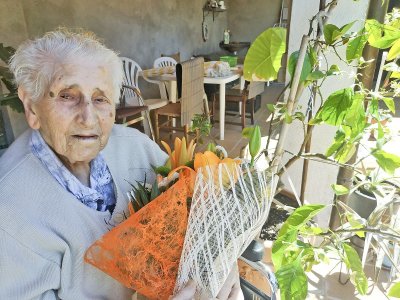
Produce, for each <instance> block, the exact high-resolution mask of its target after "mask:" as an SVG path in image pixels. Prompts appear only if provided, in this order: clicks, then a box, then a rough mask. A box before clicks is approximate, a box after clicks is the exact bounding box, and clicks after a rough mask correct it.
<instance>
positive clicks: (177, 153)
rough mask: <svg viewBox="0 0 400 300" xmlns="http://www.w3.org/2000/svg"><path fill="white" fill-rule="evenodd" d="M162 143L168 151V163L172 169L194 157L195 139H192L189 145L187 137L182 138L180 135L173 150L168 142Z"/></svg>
mask: <svg viewBox="0 0 400 300" xmlns="http://www.w3.org/2000/svg"><path fill="white" fill-rule="evenodd" d="M161 144H162V145H163V146H164V148H165V150H166V151H167V153H168V156H169V159H168V162H167V164H168V167H170V168H171V170H173V169H176V168H178V167H180V166H184V165H186V164H187V163H188V162H190V161H191V160H192V159H193V153H194V149H195V147H196V144H195V143H194V140H191V141H190V143H189V145H187V143H186V139H185V137H183V138H182V140H180V139H179V138H178V137H177V138H175V142H174V150H173V151H171V148H170V146H169V145H168V144H167V143H166V142H164V141H161Z"/></svg>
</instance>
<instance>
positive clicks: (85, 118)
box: [79, 100, 97, 126]
mask: <svg viewBox="0 0 400 300" xmlns="http://www.w3.org/2000/svg"><path fill="white" fill-rule="evenodd" d="M96 119H97V111H96V108H95V107H94V105H93V103H92V101H90V100H85V101H83V103H82V105H81V107H80V113H79V121H80V122H81V123H82V124H84V125H86V126H90V125H93V124H94V123H95V122H96Z"/></svg>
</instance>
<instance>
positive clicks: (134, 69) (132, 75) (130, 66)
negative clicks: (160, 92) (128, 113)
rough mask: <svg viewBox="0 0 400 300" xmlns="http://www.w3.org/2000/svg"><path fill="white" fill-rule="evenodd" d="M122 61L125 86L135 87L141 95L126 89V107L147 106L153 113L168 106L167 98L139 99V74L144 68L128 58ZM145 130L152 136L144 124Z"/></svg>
mask: <svg viewBox="0 0 400 300" xmlns="http://www.w3.org/2000/svg"><path fill="white" fill-rule="evenodd" d="M120 59H121V61H122V67H123V69H124V74H125V78H124V85H125V86H128V87H133V88H134V89H136V90H137V91H138V92H139V93H135V92H133V89H126V90H125V95H124V96H125V105H126V106H140V105H145V106H147V108H148V111H152V110H154V109H157V108H160V107H163V106H165V105H167V104H168V99H167V98H165V99H163V98H155V99H141V97H138V94H140V88H139V73H140V72H141V71H142V68H141V67H140V66H139V64H138V63H137V62H135V61H134V60H132V59H130V58H127V57H121V58H120ZM145 80H146V81H148V82H151V83H155V84H158V83H159V82H158V81H154V80H149V79H147V78H145ZM144 129H145V132H146V134H148V135H152V133H151V131H152V130H151V128H148V126H147V124H146V123H144Z"/></svg>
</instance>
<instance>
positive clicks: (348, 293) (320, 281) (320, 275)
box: [162, 84, 400, 300]
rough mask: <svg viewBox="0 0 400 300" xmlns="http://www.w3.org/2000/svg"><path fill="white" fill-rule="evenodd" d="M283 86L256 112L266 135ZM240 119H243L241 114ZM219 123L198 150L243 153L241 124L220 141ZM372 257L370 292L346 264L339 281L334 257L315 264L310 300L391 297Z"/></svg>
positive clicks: (274, 87)
mask: <svg viewBox="0 0 400 300" xmlns="http://www.w3.org/2000/svg"><path fill="white" fill-rule="evenodd" d="M282 89H283V85H281V84H272V85H271V86H269V87H266V90H265V92H264V94H263V95H262V100H261V108H260V109H259V110H258V111H257V112H256V114H255V122H256V124H258V125H260V127H261V131H262V136H267V135H268V126H269V124H268V123H267V122H266V120H267V118H268V116H269V112H268V110H267V108H266V104H267V103H273V102H275V101H276V98H277V96H278V95H279V94H280V92H281V91H282ZM227 118H229V117H227ZM236 120H238V121H240V120H239V117H237V119H236ZM218 125H219V124H218V123H216V124H215V125H214V128H213V129H212V131H211V135H210V137H208V138H206V139H205V141H204V144H203V145H198V147H197V150H199V151H201V150H202V149H203V148H204V147H205V145H206V144H207V143H208V141H215V142H216V143H217V144H220V145H222V146H224V147H225V148H226V150H227V151H228V153H229V155H230V156H231V157H236V156H239V155H240V153H241V151H242V149H243V147H245V146H246V144H247V140H246V139H244V138H242V136H241V126H236V125H229V124H227V125H226V127H225V140H224V141H220V140H218V134H219V129H218V128H219V127H218ZM399 128H400V125H399ZM399 128H398V129H399ZM398 129H397V130H398ZM180 135H181V134H180ZM162 139H163V140H165V141H170V143H171V141H172V140H171V139H169V137H168V135H162ZM275 142H276V141H275ZM399 144H400V143H399ZM397 146H399V145H397V144H396V147H397ZM395 149H396V148H395ZM397 149H399V148H397ZM265 244H266V255H265V261H266V262H271V259H270V257H271V256H270V251H271V242H269V241H266V243H265ZM369 257H370V259H371V261H370V262H369V263H368V265H367V266H366V274H367V277H368V280H369V289H368V294H367V295H365V296H360V295H358V294H357V292H356V291H355V288H354V286H353V285H352V284H351V283H350V282H348V281H347V279H348V275H347V273H346V271H345V267H343V272H342V274H343V275H341V279H342V282H346V281H347V283H346V284H341V283H340V282H339V276H340V264H339V263H338V259H337V258H334V257H333V258H331V260H330V263H329V264H321V265H318V266H316V267H314V268H313V270H312V271H311V272H310V273H309V274H308V278H309V280H308V284H309V287H308V289H309V295H308V297H307V299H328V300H334V299H335V300H337V299H343V300H346V299H367V300H375V299H389V298H388V297H387V296H385V294H386V293H387V292H386V290H387V287H388V273H389V272H388V271H387V270H382V271H381V273H380V276H379V280H378V283H377V284H376V285H373V282H372V278H373V275H374V272H373V266H372V263H373V259H374V256H373V255H372V254H371V255H370V256H369Z"/></svg>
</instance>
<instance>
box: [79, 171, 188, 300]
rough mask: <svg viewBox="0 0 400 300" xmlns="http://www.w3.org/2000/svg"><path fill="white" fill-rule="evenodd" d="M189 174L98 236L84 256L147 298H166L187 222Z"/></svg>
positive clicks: (176, 270)
mask: <svg viewBox="0 0 400 300" xmlns="http://www.w3.org/2000/svg"><path fill="white" fill-rule="evenodd" d="M188 180H190V179H189V178H188V177H183V176H182V175H181V177H180V179H179V180H178V181H177V182H176V183H175V184H174V185H173V186H172V187H170V188H169V189H168V190H167V191H165V192H164V193H163V194H161V195H160V196H158V197H157V198H156V199H154V200H153V201H152V202H150V203H149V204H147V205H146V206H145V207H144V208H142V209H140V210H139V211H138V212H137V213H134V214H133V215H131V216H130V217H129V218H128V219H127V220H125V221H124V222H123V223H121V224H120V225H118V226H117V227H115V228H113V229H112V230H111V231H110V232H108V233H106V234H105V235H104V236H103V237H102V238H101V239H99V240H98V241H96V242H95V243H94V244H93V245H92V246H90V248H89V249H88V250H87V252H86V254H85V261H86V262H88V263H90V264H92V265H94V266H95V267H97V268H99V269H100V270H102V271H103V272H105V273H107V274H109V275H110V276H112V277H113V278H115V279H116V280H118V281H119V282H121V283H122V284H124V285H125V286H127V287H129V288H132V289H135V290H136V291H138V292H139V293H140V294H143V295H144V296H146V297H148V298H149V299H168V297H169V296H170V295H172V293H173V290H174V287H175V281H176V277H177V274H178V268H179V261H180V258H181V252H182V248H183V242H184V238H185V233H186V227H187V221H188V210H189V208H188V204H187V198H188V197H191V195H190V193H189V191H188V188H187V186H188Z"/></svg>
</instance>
